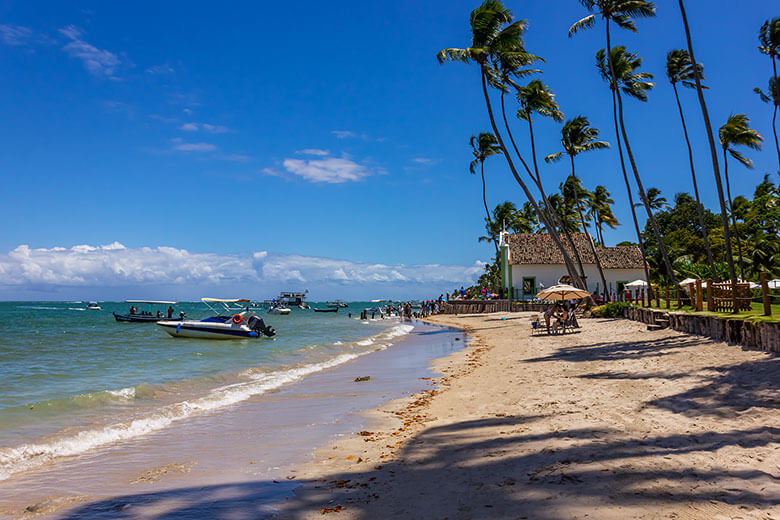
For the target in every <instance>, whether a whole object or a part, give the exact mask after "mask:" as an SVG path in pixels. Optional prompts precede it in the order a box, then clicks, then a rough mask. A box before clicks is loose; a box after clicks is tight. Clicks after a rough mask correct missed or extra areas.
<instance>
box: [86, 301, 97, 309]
mask: <svg viewBox="0 0 780 520" xmlns="http://www.w3.org/2000/svg"><path fill="white" fill-rule="evenodd" d="M87 310H88V311H99V310H100V305H98V302H89V303H87Z"/></svg>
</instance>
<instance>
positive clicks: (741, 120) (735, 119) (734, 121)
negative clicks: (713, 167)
mask: <svg viewBox="0 0 780 520" xmlns="http://www.w3.org/2000/svg"><path fill="white" fill-rule="evenodd" d="M718 137H719V138H720V145H721V147H723V173H724V175H725V177H726V193H727V194H728V200H729V212H730V213H731V223H732V224H733V225H734V237H735V238H736V239H737V252H738V253H739V274H740V276H741V277H742V279H743V280H744V279H745V267H744V265H743V259H742V243H741V241H740V239H739V233H738V232H737V218H736V216H735V215H734V206H733V203H732V199H731V182H729V161H728V156H729V155H731V156H732V157H733V158H734V159H736V160H737V161H739V162H740V163H742V164H743V165H744V166H745V167H746V168H753V161H751V160H750V159H748V158H747V157H745V156H744V155H742V153H741V152H740V151H739V150H736V149H734V148H733V147H734V146H747V147H748V148H751V149H753V150H760V149H761V143H762V142H763V141H764V138H763V137H761V134H759V133H758V132H757V131H755V130H753V129H752V128H750V118H748V116H746V115H745V114H732V115H730V116H729V118H728V120H727V121H726V123H725V124H724V125H723V126H721V127H720V130H718Z"/></svg>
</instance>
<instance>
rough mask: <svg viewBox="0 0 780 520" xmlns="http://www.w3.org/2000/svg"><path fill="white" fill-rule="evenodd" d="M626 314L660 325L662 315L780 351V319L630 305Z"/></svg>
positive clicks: (717, 336)
mask: <svg viewBox="0 0 780 520" xmlns="http://www.w3.org/2000/svg"><path fill="white" fill-rule="evenodd" d="M624 316H625V317H626V318H627V319H629V320H633V321H639V322H642V323H646V324H648V325H657V324H659V323H663V322H659V321H657V320H658V319H661V320H663V319H667V320H669V328H671V329H674V330H677V331H680V332H685V333H688V334H696V335H699V336H706V337H708V338H712V339H713V340H715V341H725V342H727V343H732V344H735V345H741V346H743V347H749V348H757V349H761V350H766V351H768V352H780V323H778V322H758V323H754V322H750V321H745V320H738V319H726V318H718V317H715V316H700V315H696V314H688V313H684V312H669V311H660V310H653V309H645V308H642V307H629V308H627V309H626V310H625V311H624Z"/></svg>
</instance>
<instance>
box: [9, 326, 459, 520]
mask: <svg viewBox="0 0 780 520" xmlns="http://www.w3.org/2000/svg"><path fill="white" fill-rule="evenodd" d="M463 338H464V335H463V333H462V332H460V331H457V330H451V329H449V328H447V327H441V326H430V325H425V324H421V323H418V324H417V325H416V328H415V330H414V331H413V332H412V333H411V334H409V335H408V336H407V337H405V338H403V339H399V340H398V341H397V342H396V343H395V344H393V345H391V346H390V347H389V348H387V349H386V350H381V351H377V352H374V353H371V354H367V355H364V356H362V357H360V358H357V359H355V360H352V361H350V362H348V363H345V364H343V365H340V366H337V367H334V368H331V369H328V370H325V371H322V372H318V373H315V374H312V375H309V376H308V377H306V378H305V379H303V380H302V381H298V382H294V383H291V384H288V385H285V386H283V387H282V388H280V389H279V390H278V391H276V392H273V393H267V394H263V395H259V396H256V397H255V398H252V399H250V400H247V401H243V402H241V403H239V404H237V405H235V406H231V407H228V408H225V409H221V410H219V411H217V412H214V413H208V414H203V415H199V416H193V417H192V418H190V419H187V420H186V421H182V422H181V423H177V424H175V425H173V426H171V427H169V428H167V429H165V430H161V431H159V432H156V433H154V434H150V435H146V436H144V437H140V438H137V439H134V440H132V441H126V442H120V443H115V444H113V445H111V446H108V447H105V448H103V449H98V450H95V451H94V452H91V453H89V454H86V455H81V456H77V457H72V458H69V459H59V460H57V461H55V462H54V463H52V464H50V465H48V466H45V467H43V468H39V469H36V470H32V471H29V472H27V473H22V474H18V475H15V476H13V477H12V478H10V479H8V480H4V481H0V518H3V519H4V518H20V517H21V518H28V517H35V518H73V519H76V518H80V519H81V518H134V519H135V518H160V517H166V518H167V517H168V516H169V515H170V516H174V517H176V518H245V517H250V518H265V517H268V516H270V515H272V513H273V512H274V511H276V507H277V506H276V504H277V503H278V502H280V501H284V500H285V497H286V496H290V495H291V492H292V490H293V489H294V488H296V487H297V486H298V479H297V477H296V470H295V467H296V466H298V465H301V464H303V463H305V462H307V461H309V460H310V459H311V458H312V451H313V449H314V448H315V447H318V446H322V445H323V444H327V443H329V442H330V441H332V440H333V439H335V438H339V437H352V436H354V435H355V433H356V432H359V431H361V430H363V429H364V425H365V423H367V422H368V421H369V420H370V419H369V418H368V416H367V415H365V414H364V413H363V411H364V410H366V409H375V408H376V407H377V406H379V405H380V404H381V403H384V402H387V401H388V400H392V399H396V398H400V397H404V396H410V395H413V394H415V393H417V392H420V391H422V390H424V389H426V388H429V387H430V386H431V382H430V380H429V379H420V378H427V377H429V376H430V375H431V371H430V370H429V368H427V367H428V365H429V363H430V361H431V360H433V359H436V358H441V357H443V356H447V355H449V354H451V353H452V352H454V351H457V350H458V349H461V348H463V344H464V343H465V342H464V341H462V340H463ZM363 376H370V379H369V380H368V381H363V382H355V381H354V380H355V378H358V377H363Z"/></svg>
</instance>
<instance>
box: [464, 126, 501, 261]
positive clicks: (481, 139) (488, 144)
mask: <svg viewBox="0 0 780 520" xmlns="http://www.w3.org/2000/svg"><path fill="white" fill-rule="evenodd" d="M469 142H470V143H471V150H472V152H471V153H472V155H474V160H473V161H471V163H470V164H469V171H470V172H471V173H472V174H475V173H477V164H479V172H480V174H481V175H482V203H483V204H484V205H485V214H486V215H487V221H488V223H490V210H489V209H488V205H487V198H486V196H485V159H487V158H488V157H490V156H491V155H497V154H500V153H501V147H500V146H498V141H496V136H494V135H493V134H491V133H490V132H480V134H479V136H475V135H472V136H471V140H470V141H469ZM493 245H494V246H495V247H496V258H498V240H494V241H493Z"/></svg>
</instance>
